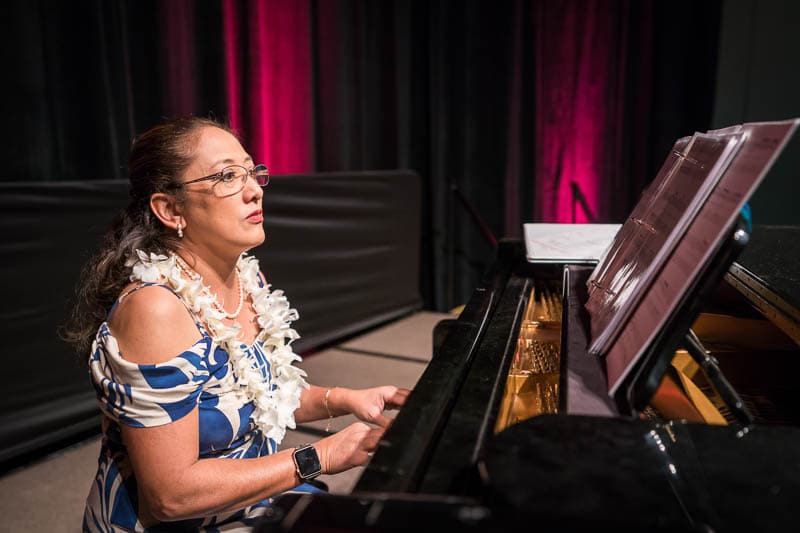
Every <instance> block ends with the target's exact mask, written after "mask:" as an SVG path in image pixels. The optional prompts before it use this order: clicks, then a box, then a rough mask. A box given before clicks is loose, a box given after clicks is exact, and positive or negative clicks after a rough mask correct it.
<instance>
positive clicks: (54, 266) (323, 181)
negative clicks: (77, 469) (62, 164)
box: [0, 171, 422, 469]
mask: <svg viewBox="0 0 800 533" xmlns="http://www.w3.org/2000/svg"><path fill="white" fill-rule="evenodd" d="M270 179H271V181H270V184H269V186H268V187H267V188H266V189H265V196H264V218H265V229H266V234H267V239H266V242H265V243H264V244H263V245H262V246H260V247H258V248H256V249H255V250H253V252H252V253H254V254H255V255H256V257H258V259H259V260H260V263H261V270H262V271H263V272H264V273H265V275H266V277H267V281H268V282H269V283H270V284H271V285H272V288H273V289H283V290H284V291H285V292H286V295H287V296H288V298H289V301H290V302H291V304H292V307H294V308H296V309H297V310H298V311H299V313H300V320H298V321H297V322H296V323H295V324H294V326H295V328H296V329H297V330H298V332H299V333H300V335H301V338H300V339H299V340H298V341H296V344H295V351H296V352H298V353H304V352H305V353H307V352H309V351H310V350H313V349H314V348H316V347H319V346H320V345H323V344H325V343H328V342H330V341H333V340H335V339H339V338H342V337H344V336H347V335H350V334H353V333H356V332H358V331H360V330H363V329H365V328H368V327H371V326H374V325H377V324H379V323H381V322H385V321H387V320H390V319H393V318H396V317H399V316H402V315H404V314H406V313H409V312H411V311H413V310H415V309H419V308H420V307H421V306H422V300H421V298H420V293H419V248H420V180H419V177H418V176H417V175H416V174H414V173H411V172H408V171H382V172H359V173H320V174H311V175H292V176H273V177H271V178H270ZM127 201H128V200H127V182H124V181H87V182H56V183H24V184H23V183H6V184H0V213H2V215H0V234H2V241H0V269H2V280H3V293H2V299H0V317H2V320H0V333H1V334H2V345H3V350H2V382H3V390H2V393H0V465H2V467H3V469H8V468H10V467H13V466H14V465H15V464H19V463H20V462H21V461H23V460H27V459H28V458H30V457H31V456H33V455H35V454H36V453H37V452H41V451H42V450H45V449H47V448H48V447H50V448H53V447H54V446H59V445H62V444H64V443H67V442H69V441H70V439H73V440H74V439H75V438H77V437H78V436H80V435H83V434H86V433H87V432H91V431H94V430H96V428H97V427H98V423H99V414H98V413H99V411H98V409H97V406H96V404H95V395H94V391H93V389H92V387H91V384H90V381H89V377H88V374H87V369H86V366H85V364H84V363H83V358H84V357H86V355H87V354H80V356H78V355H77V354H75V353H73V352H72V350H71V348H70V347H69V346H68V345H67V344H65V343H64V342H63V341H62V340H60V339H59V337H58V335H57V331H56V329H57V327H58V325H60V324H61V323H63V321H64V320H65V319H66V317H67V314H68V312H69V308H70V305H71V303H72V301H73V295H74V289H75V285H76V283H77V280H78V277H79V273H80V269H81V267H82V265H83V264H84V262H85V261H86V260H87V258H88V257H89V256H90V255H91V254H92V253H94V251H95V250H96V249H97V247H98V246H99V243H100V237H101V235H102V234H103V232H104V231H105V229H106V228H107V227H108V225H109V224H110V222H111V220H112V219H113V217H114V215H115V214H116V213H117V212H118V211H119V210H120V209H123V208H124V207H125V206H126V205H127Z"/></svg>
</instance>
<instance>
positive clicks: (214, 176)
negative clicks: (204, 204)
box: [172, 163, 269, 194]
mask: <svg viewBox="0 0 800 533" xmlns="http://www.w3.org/2000/svg"><path fill="white" fill-rule="evenodd" d="M231 167H239V168H243V169H245V171H246V172H247V177H248V178H253V179H255V180H256V183H258V180H257V179H256V178H255V176H253V173H254V172H255V171H256V170H261V168H263V169H264V170H266V171H267V181H266V183H264V184H263V185H261V184H260V183H258V186H259V187H266V186H267V185H269V167H267V165H264V164H263V163H262V164H258V165H256V166H254V167H253V168H247V167H245V166H244V165H228V166H226V167H225V168H223V169H222V170H220V171H219V172H216V173H214V174H210V175H208V176H203V177H202V178H197V179H193V180H189V181H184V182H182V183H173V184H172V187H174V188H176V189H180V188H182V187H184V186H186V185H190V184H192V183H197V182H199V181H209V180H216V179H222V176H223V174H225V171H226V170H227V169H229V168H231ZM242 183H243V184H242V189H244V184H245V183H247V180H246V179H245V180H244V181H243V182H242ZM213 187H214V186H213V185H212V188H213ZM240 191H241V189H239V191H236V192H240ZM231 194H236V193H235V192H234V193H231Z"/></svg>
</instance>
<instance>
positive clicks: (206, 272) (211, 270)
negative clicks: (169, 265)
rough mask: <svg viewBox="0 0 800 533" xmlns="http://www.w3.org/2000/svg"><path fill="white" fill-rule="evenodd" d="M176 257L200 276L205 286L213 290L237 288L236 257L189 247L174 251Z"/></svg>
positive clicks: (237, 258)
mask: <svg viewBox="0 0 800 533" xmlns="http://www.w3.org/2000/svg"><path fill="white" fill-rule="evenodd" d="M176 253H177V255H178V256H179V257H180V258H181V259H183V261H184V262H185V263H186V264H187V265H189V267H190V268H191V269H192V270H194V271H195V272H197V273H198V274H200V276H201V277H202V278H203V281H204V283H205V285H208V286H210V287H213V288H217V290H219V289H220V288H223V287H224V288H225V289H228V290H234V289H236V288H237V281H236V263H237V261H238V260H239V254H237V255H230V254H229V255H221V254H215V253H211V252H208V251H201V250H196V249H194V248H193V247H190V246H183V247H182V248H181V249H179V250H177V251H176Z"/></svg>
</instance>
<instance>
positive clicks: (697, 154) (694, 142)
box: [586, 119, 800, 409]
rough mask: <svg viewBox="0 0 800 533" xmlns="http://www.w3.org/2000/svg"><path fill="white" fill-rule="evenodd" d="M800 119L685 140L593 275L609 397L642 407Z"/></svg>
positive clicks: (593, 312) (740, 240)
mask: <svg viewBox="0 0 800 533" xmlns="http://www.w3.org/2000/svg"><path fill="white" fill-rule="evenodd" d="M798 123H800V120H798V119H794V120H787V121H781V122H764V123H750V124H743V125H740V126H733V127H730V128H725V129H724V130H716V131H710V132H707V133H697V134H695V135H694V136H692V137H691V138H684V139H680V140H678V141H677V142H676V143H675V146H673V150H672V151H671V153H670V155H669V156H668V158H667V160H666V161H665V163H664V165H662V167H661V170H660V171H659V173H658V175H657V176H656V178H655V180H654V181H653V183H652V184H651V185H650V187H648V189H647V190H646V191H645V192H644V193H643V195H642V197H641V199H640V201H639V203H638V204H637V206H636V207H635V208H634V210H633V212H632V214H631V216H630V217H629V218H628V220H626V222H625V223H624V224H623V226H622V228H621V229H620V230H619V232H618V233H617V234H616V237H615V239H614V242H613V243H612V244H611V246H610V247H609V249H608V251H607V253H606V254H604V256H603V258H602V259H601V262H600V264H599V265H598V267H597V268H596V269H595V271H594V273H593V275H592V277H591V278H590V280H589V282H588V291H589V299H588V300H587V304H586V307H587V310H588V312H589V315H590V320H591V333H592V341H591V346H590V352H591V353H593V354H595V355H597V356H601V357H604V359H605V365H606V373H607V381H608V387H609V394H611V395H612V396H614V397H615V398H616V399H617V402H618V403H622V404H625V405H628V406H632V407H633V408H634V409H636V408H641V407H643V406H644V405H645V404H646V402H647V401H648V400H649V397H650V395H652V393H653V392H654V391H655V388H656V387H657V386H658V383H659V382H660V379H661V376H662V375H663V372H664V370H665V369H666V367H667V365H668V364H669V361H670V360H671V357H672V353H673V352H674V350H675V349H676V348H677V347H678V344H679V343H680V342H681V340H682V338H683V335H685V333H686V332H687V331H688V328H689V327H690V326H691V320H692V319H693V316H694V315H693V314H692V312H690V311H691V310H692V305H696V302H697V300H698V294H699V292H701V291H703V290H706V289H708V287H709V286H710V285H711V284H716V283H718V281H719V279H720V278H721V276H722V275H723V274H724V272H725V271H726V270H727V268H728V266H729V265H730V264H731V263H732V261H733V259H734V258H735V254H736V253H737V251H738V249H739V248H740V247H741V246H743V245H744V244H745V243H746V241H747V238H748V234H747V231H746V228H741V227H738V226H737V223H738V219H739V213H740V211H741V210H742V208H743V207H744V205H745V203H746V202H747V199H748V198H749V197H750V196H751V195H752V194H753V192H754V191H755V189H756V187H757V186H758V184H759V183H760V182H761V181H762V180H763V178H764V176H765V175H766V173H767V171H768V170H769V168H770V167H771V166H772V164H773V163H774V161H775V159H776V158H777V156H778V154H779V153H780V151H781V150H782V149H783V147H784V146H785V144H786V142H787V141H788V139H789V138H790V137H791V135H792V133H793V132H794V131H795V129H796V128H797V126H798Z"/></svg>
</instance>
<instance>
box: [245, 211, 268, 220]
mask: <svg viewBox="0 0 800 533" xmlns="http://www.w3.org/2000/svg"><path fill="white" fill-rule="evenodd" d="M247 220H249V221H250V222H264V213H263V212H262V211H261V210H258V211H253V212H252V213H250V214H249V215H247Z"/></svg>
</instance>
